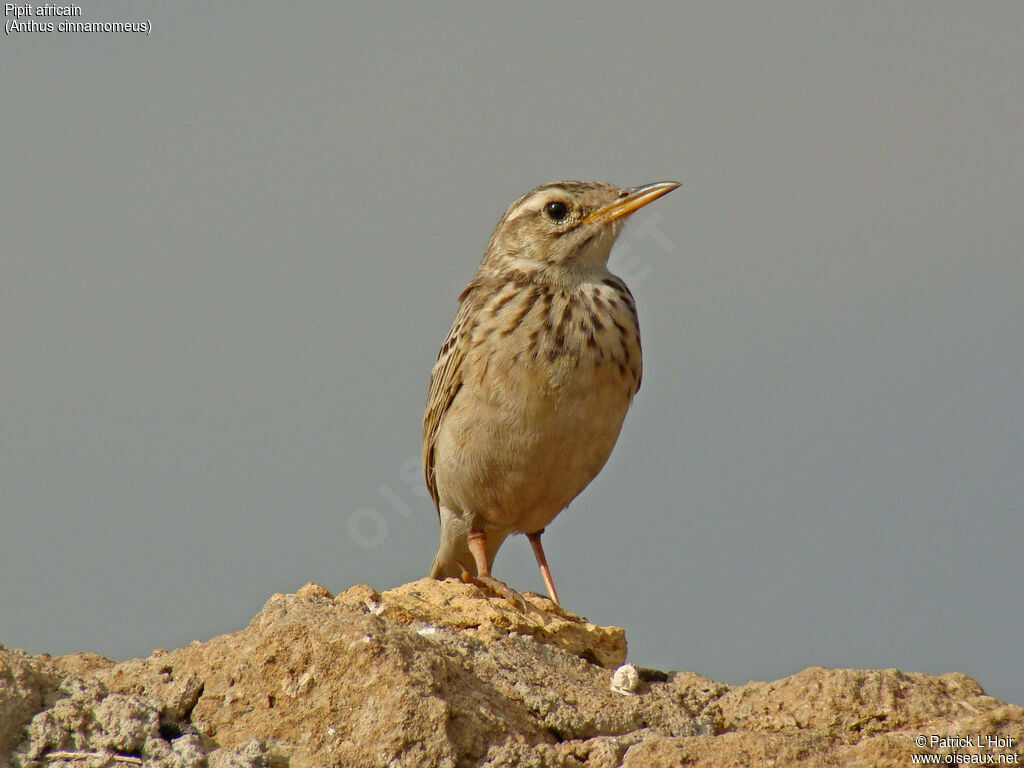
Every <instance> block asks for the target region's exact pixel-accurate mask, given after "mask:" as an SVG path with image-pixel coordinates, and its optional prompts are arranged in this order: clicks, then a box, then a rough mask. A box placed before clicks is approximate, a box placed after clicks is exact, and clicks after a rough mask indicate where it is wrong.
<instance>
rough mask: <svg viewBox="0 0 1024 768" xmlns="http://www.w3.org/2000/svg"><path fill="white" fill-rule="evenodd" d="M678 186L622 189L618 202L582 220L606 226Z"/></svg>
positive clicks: (665, 183) (662, 184)
mask: <svg viewBox="0 0 1024 768" xmlns="http://www.w3.org/2000/svg"><path fill="white" fill-rule="evenodd" d="M678 186H679V182H678V181H659V182H657V183H655V184H645V185H644V186H642V187H633V188H632V189H624V190H623V191H622V196H621V197H620V198H619V199H618V200H616V201H615V202H613V203H608V205H606V206H604V207H603V208H598V209H597V210H596V211H594V212H593V213H592V214H590V215H589V216H587V218H586V219H584V223H587V224H589V223H591V222H595V223H599V224H608V223H609V222H612V221H615V220H616V219H621V218H622V217H623V216H628V215H629V214H631V213H633V212H634V211H636V210H638V209H640V208H643V207H644V206H645V205H647V204H648V203H653V202H654V201H655V200H657V199H658V198H659V197H661V196H662V195H667V194H668V193H669V192H671V191H672V190H673V189H675V188H676V187H678Z"/></svg>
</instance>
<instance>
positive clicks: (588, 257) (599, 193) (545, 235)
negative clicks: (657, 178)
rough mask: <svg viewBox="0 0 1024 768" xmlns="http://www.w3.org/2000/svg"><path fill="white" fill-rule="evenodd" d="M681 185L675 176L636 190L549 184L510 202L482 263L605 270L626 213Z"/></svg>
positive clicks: (501, 266) (591, 184) (486, 266)
mask: <svg viewBox="0 0 1024 768" xmlns="http://www.w3.org/2000/svg"><path fill="white" fill-rule="evenodd" d="M678 186H679V184H678V182H675V181H662V182H658V183H656V184H647V185H645V186H642V187H633V188H631V189H622V188H620V187H617V186H615V185H613V184H602V183H600V182H583V181H559V182H555V183H552V184H543V185H541V186H539V187H537V188H536V189H533V190H531V191H530V192H527V193H526V194H525V195H523V196H522V197H521V198H519V199H518V200H516V201H515V202H514V203H512V205H510V206H509V207H508V210H507V211H505V215H504V216H502V218H501V221H499V222H498V226H496V227H495V228H494V233H493V234H492V235H491V240H490V243H488V245H487V251H486V253H485V254H484V260H483V264H482V265H481V266H482V268H483V269H495V270H500V269H507V268H513V269H521V270H523V271H529V272H535V271H537V270H543V271H544V272H552V271H560V272H565V271H568V272H570V273H590V272H593V271H595V270H602V269H604V267H605V265H606V264H607V263H608V253H609V251H610V250H611V247H612V245H613V244H614V242H615V238H616V237H617V236H618V234H619V231H620V230H621V229H622V225H623V223H624V222H625V221H626V218H627V217H628V216H629V215H630V214H631V213H633V212H634V211H636V210H638V209H639V208H642V207H643V206H645V205H647V204H648V203H650V202H653V201H655V200H657V199H658V198H659V197H661V196H662V195H665V194H668V193H669V192H671V191H672V190H673V189H675V188H676V187H678Z"/></svg>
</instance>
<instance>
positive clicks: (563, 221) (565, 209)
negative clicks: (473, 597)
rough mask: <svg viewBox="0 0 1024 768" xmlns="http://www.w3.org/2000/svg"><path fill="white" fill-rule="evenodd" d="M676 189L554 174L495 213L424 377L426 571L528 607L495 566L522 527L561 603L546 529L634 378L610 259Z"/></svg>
mask: <svg viewBox="0 0 1024 768" xmlns="http://www.w3.org/2000/svg"><path fill="white" fill-rule="evenodd" d="M678 186H679V183H678V182H675V181H664V182H657V183H654V184H647V185H644V186H639V187H633V188H620V187H618V186H615V185H613V184H605V183H600V182H581V181H560V182H553V183H549V184H543V185H541V186H539V187H536V188H535V189H533V190H531V191H530V192H527V193H526V194H525V195H523V196H522V197H520V198H519V199H518V200H516V201H515V202H513V203H512V204H511V205H510V206H509V207H508V209H507V210H506V211H505V214H504V215H503V216H502V217H501V219H500V220H499V221H498V224H497V226H496V227H495V228H494V231H493V233H492V234H491V237H490V240H489V242H488V244H487V248H486V250H485V251H484V255H483V259H482V260H481V262H480V266H479V268H478V269H477V271H476V274H475V275H474V276H473V279H472V280H471V281H470V283H469V284H468V285H467V286H466V288H465V290H463V291H462V293H461V294H460V295H459V308H458V311H457V312H456V315H455V319H454V321H453V322H452V326H451V330H449V332H448V336H447V337H446V338H445V340H444V343H443V344H442V345H441V349H440V351H439V352H438V355H437V359H436V361H435V363H434V366H433V369H432V371H431V375H430V385H429V388H428V393H427V404H426V410H425V413H424V417H423V446H422V461H423V473H424V479H425V481H426V485H427V489H428V491H429V492H430V496H431V498H432V499H433V502H434V506H435V508H436V510H437V514H438V518H439V520H440V524H441V537H440V543H439V546H438V550H437V554H436V556H435V557H434V561H433V564H432V566H431V568H430V573H429V575H430V576H431V577H433V578H436V579H445V578H450V577H455V578H461V579H462V580H464V581H467V582H470V583H473V584H475V585H477V586H479V587H482V588H484V589H485V590H487V591H489V592H491V593H493V594H495V595H497V596H501V597H504V598H506V599H508V600H510V601H511V602H513V603H515V604H517V605H519V606H522V607H525V601H524V600H523V598H522V595H520V594H519V593H518V592H517V591H516V590H514V589H512V588H511V587H509V586H508V585H507V584H505V582H503V581H500V580H498V579H497V578H495V577H494V576H493V575H492V574H491V568H492V566H493V563H494V557H495V555H496V554H497V551H498V548H499V547H500V546H501V544H502V542H503V541H504V540H505V538H506V537H507V536H508V535H509V534H512V533H523V534H525V535H526V537H527V538H528V539H529V541H530V544H531V546H532V548H533V552H534V556H535V557H536V560H537V564H538V566H539V568H540V573H541V578H542V579H543V581H544V585H545V587H546V589H547V592H548V595H549V596H550V598H551V600H552V601H553V602H554V603H555V604H556V605H558V604H559V600H558V592H557V591H556V589H555V583H554V580H553V579H552V576H551V570H550V568H549V566H548V562H547V558H546V557H545V555H544V548H543V546H542V545H541V535H542V534H543V533H544V530H545V528H546V527H547V525H548V524H549V523H550V522H551V521H552V520H553V519H554V518H555V516H556V515H558V514H559V513H560V512H561V511H562V510H563V509H565V508H566V507H567V506H568V505H569V503H570V502H571V501H572V500H573V499H574V498H576V496H577V495H579V493H580V492H581V491H582V490H583V489H584V488H585V487H586V486H587V485H588V484H589V483H590V481H591V480H593V479H594V477H595V476H596V475H597V474H598V472H600V470H601V468H602V467H603V466H604V464H605V462H606V461H607V460H608V457H609V455H610V454H611V451H612V448H613V447H614V445H615V442H616V440H617V439H618V436H619V431H620V429H621V427H622V423H623V419H624V418H625V416H626V411H627V410H628V409H629V406H630V404H631V403H632V401H633V396H634V395H635V394H636V393H637V391H638V390H639V388H640V381H641V375H642V359H641V348H640V329H639V323H638V319H637V312H636V304H635V302H634V300H633V295H632V294H631V293H630V290H629V288H627V287H626V284H625V282H623V280H622V279H621V278H619V277H616V276H615V275H613V274H612V273H611V272H610V271H609V270H608V257H609V253H610V251H611V248H612V246H613V244H614V243H615V240H616V238H617V237H618V235H619V233H620V232H621V230H622V227H623V224H624V223H625V221H626V219H627V218H628V217H629V216H630V215H631V214H632V213H634V212H635V211H637V210H639V209H640V208H642V207H643V206H645V205H647V204H648V203H651V202H653V201H654V200H657V199H658V198H660V197H662V196H663V195H665V194H668V193H669V192H671V191H672V190H674V189H676V188H677V187H678Z"/></svg>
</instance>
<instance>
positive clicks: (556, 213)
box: [544, 200, 569, 221]
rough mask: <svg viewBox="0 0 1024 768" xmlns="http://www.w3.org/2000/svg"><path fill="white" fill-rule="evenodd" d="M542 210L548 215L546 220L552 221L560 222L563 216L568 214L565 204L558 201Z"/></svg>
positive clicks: (552, 202)
mask: <svg viewBox="0 0 1024 768" xmlns="http://www.w3.org/2000/svg"><path fill="white" fill-rule="evenodd" d="M544 210H545V211H546V212H547V214H548V218H549V219H551V220H552V221H561V220H562V219H564V218H565V215H566V214H567V213H569V209H568V208H566V207H565V203H563V202H560V201H558V200H553V201H551V202H550V203H548V204H547V205H545V206H544Z"/></svg>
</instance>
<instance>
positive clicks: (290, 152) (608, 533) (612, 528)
mask: <svg viewBox="0 0 1024 768" xmlns="http://www.w3.org/2000/svg"><path fill="white" fill-rule="evenodd" d="M81 7H82V9H83V14H82V17H81V18H80V19H79V20H80V21H128V20H141V19H147V18H148V19H150V20H151V21H152V25H153V29H152V34H150V35H149V36H146V35H142V34H117V33H98V34H89V33H79V34H60V33H57V32H53V33H35V34H30V33H21V34H13V35H9V36H5V37H4V39H3V40H2V41H0V82H2V85H3V94H4V96H3V101H4V106H3V117H2V131H0V133H2V136H3V144H4V147H3V152H2V154H0V167H2V171H0V176H2V178H3V182H2V184H0V224H2V227H3V229H2V232H3V236H2V237H3V241H2V243H3V244H2V246H0V298H2V300H0V360H2V361H3V363H2V366H3V369H2V370H3V372H2V375H0V642H2V643H3V644H5V645H9V646H15V647H23V648H26V649H28V650H29V651H32V652H37V653H38V652H44V651H46V652H50V653H62V652H68V651H73V650H77V649H89V650H95V651H98V652H100V653H104V654H107V655H110V656H114V657H127V656H133V655H144V654H148V653H149V652H150V651H151V650H152V649H153V648H155V647H174V646H178V645H181V644H183V643H187V642H188V641H189V640H191V639H193V638H208V637H210V636H212V635H215V634H220V633H222V632H228V631H232V630H235V629H238V628H240V627H242V626H243V625H244V624H245V623H246V622H247V621H248V619H249V618H250V616H251V615H252V614H253V613H254V612H255V611H256V610H257V609H258V608H259V606H260V605H261V604H262V603H263V601H265V600H266V598H267V597H269V595H270V594H271V593H272V592H275V591H294V590H295V589H296V588H297V587H299V586H301V585H302V584H303V583H304V582H306V581H316V582H319V583H322V584H324V585H325V586H327V587H328V588H330V589H332V590H341V589H344V588H345V587H348V586H350V585H352V584H357V583H369V584H371V585H373V586H374V587H376V588H378V589H384V588H387V587H390V586H394V585H397V584H401V583H403V582H406V581H409V580H412V579H415V578H418V577H420V576H423V575H424V574H425V573H426V570H427V568H428V566H429V564H430V562H431V559H432V558H433V555H434V551H435V549H436V545H437V535H438V525H437V518H436V516H435V514H434V511H433V509H432V507H431V505H430V503H429V501H428V500H427V499H426V498H425V496H424V492H423V490H422V483H421V480H420V473H419V467H418V458H417V457H418V453H419V444H420V424H421V418H422V410H423V405H424V400H425V396H426V387H427V380H428V377H429V373H430V367H431V364H432V362H433V359H434V356H435V354H436V352H437V349H438V347H439V345H440V343H441V341H442V340H443V338H444V336H445V333H446V332H447V329H448V326H449V323H450V322H451V319H452V317H453V315H454V312H455V309H456V296H457V295H458V293H459V292H460V290H461V289H462V287H463V286H464V285H465V283H466V282H468V281H469V279H470V277H471V276H472V274H473V271H474V270H475V268H476V266H477V264H478V262H479V259H480V256H481V254H482V252H483V248H484V246H485V245H486V242H487V238H488V236H489V234H490V231H491V229H492V228H493V226H494V224H495V223H496V222H497V220H498V217H499V216H500V215H501V213H502V211H503V210H504V208H505V206H506V205H507V204H508V203H509V202H511V201H512V200H513V199H515V198H516V197H518V196H519V195H521V194H522V193H523V192H525V191H527V190H528V189H530V188H531V187H533V186H535V185H537V184H539V183H542V182H546V181H552V180H558V179H565V178H578V179H593V180H601V181H611V182H614V183H618V184H621V185H626V186H631V185H636V184H641V183H646V182H652V181H659V180H664V179H676V180H679V181H681V182H683V186H682V187H681V188H680V189H679V190H677V191H676V192H674V193H672V194H671V195H670V196H668V197H666V198H664V199H663V200H659V201H658V202H657V203H655V204H654V205H652V206H651V207H650V208H649V209H646V210H645V211H643V212H641V213H640V214H638V215H637V216H636V217H634V218H635V220H634V221H633V222H632V223H631V225H630V227H628V228H627V230H626V232H625V233H624V234H623V236H622V238H621V239H620V247H619V250H618V251H617V252H616V253H615V255H614V256H613V259H612V262H613V265H617V266H618V268H619V273H620V274H622V275H623V276H624V277H626V278H627V281H628V282H629V283H630V285H631V287H632V289H633V292H634V294H635V296H636V298H637V303H638V306H639V311H640V319H641V325H642V329H643V339H644V353H645V359H644V363H645V367H644V384H643V389H642V390H641V391H640V394H639V396H638V398H637V400H636V401H635V403H634V406H633V409H632V411H631V413H630V414H629V416H628V417H627V419H626V425H625V428H624V430H623V434H622V436H621V438H620V440H619V443H618V446H617V447H616V449H615V452H614V453H613V454H612V458H611V460H610V461H609V463H608V466H607V467H606V468H605V470H604V472H603V473H602V474H601V475H600V476H599V477H598V479H597V480H596V481H595V482H594V483H593V484H592V485H591V486H590V488H588V489H587V491H586V492H584V494H583V495H581V496H580V497H579V498H578V499H577V500H576V501H575V502H574V504H573V505H572V506H571V507H570V509H569V510H568V511H567V512H565V513H563V514H562V515H561V516H560V517H559V518H558V519H557V521H556V522H555V523H554V524H553V525H552V526H550V527H549V529H548V532H547V534H546V536H545V545H546V549H547V552H548V556H549V559H550V561H551V564H552V569H553V571H554V574H555V579H556V581H557V583H558V586H559V592H560V595H561V597H562V599H563V602H564V603H565V605H566V607H567V608H569V609H570V610H573V611H575V612H578V613H581V614H584V615H586V616H588V617H589V618H590V619H591V620H593V621H595V622H599V623H605V624H610V623H613V624H620V625H623V626H625V627H626V629H627V633H628V638H629V642H630V659H631V660H632V661H634V662H635V663H638V664H642V665H646V666H654V667H660V668H664V669H693V670H696V671H698V672H700V673H702V674H705V675H708V676H711V677H714V678H718V679H722V680H725V681H727V682H730V683H741V682H745V681H747V680H749V679H773V678H777V677H781V676H783V675H787V674H789V673H792V672H794V671H796V670H798V669H801V668H803V667H805V666H808V665H812V664H821V665H826V666H840V667H899V668H902V669H905V670H916V671H924V672H929V673H934V674H939V673H942V672H946V671H948V670H954V669H955V670H962V671H964V672H966V673H968V674H970V675H972V676H974V677H976V678H977V679H978V680H979V681H980V682H981V684H982V685H983V686H984V687H985V688H986V690H987V691H988V692H990V693H991V694H993V695H995V696H998V697H1001V698H1005V699H1010V700H1012V701H1016V702H1018V703H1024V644H1022V643H1021V640H1020V638H1021V636H1022V635H1024V598H1022V591H1021V585H1022V584H1024V564H1022V558H1021V542H1022V541H1024V515H1022V511H1024V509H1022V508H1024V437H1022V436H1024V370H1022V369H1024V301H1022V299H1021V297H1022V295H1024V194H1022V192H1024V190H1022V186H1024V185H1022V181H1021V180H1022V179H1024V130H1022V129H1021V126H1022V125H1024V79H1022V78H1021V73H1022V72H1024V46H1022V45H1021V39H1022V36H1024V6H1022V5H1021V4H1020V3H1017V2H1005V3H999V2H986V3H957V4H950V3H941V2H929V3H914V2H908V3H899V4H893V3H847V4H838V3H831V4H826V5H824V6H822V5H821V4H818V3H806V4H790V3H781V4H780V3H771V4H768V3H757V4H755V3H719V2H708V3H688V4H686V5H685V6H683V7H678V5H677V4H671V3H666V4H664V5H652V4H641V5H640V6H638V7H635V8H631V9H629V10H626V9H625V8H624V7H620V6H617V5H612V4H603V5H595V4H589V3H587V4H583V3H566V4H547V3H545V4H532V5H530V4H518V5H516V6H515V8H514V10H512V9H505V10H497V8H496V6H493V5H491V6H486V7H484V6H481V5H478V4H471V3H464V4H440V5H438V4H417V5H411V4H410V5H405V4H399V5H384V4H377V3H374V4H369V3H367V4H359V5H352V6H345V7H342V6H341V5H340V4H334V3H324V4H318V5H314V4H310V3H296V4H290V5H289V6H287V8H285V7H284V6H282V5H281V4H279V3H273V4H271V3H266V4H250V3H239V4H227V3H221V4H206V3H201V4H200V3H194V4H187V3H173V4H172V3H159V4H157V3H146V2H141V3H100V2H91V3H87V4H84V5H82V6H81ZM353 525H355V526H356V527H355V528H353ZM496 574H497V575H498V576H499V577H501V578H504V579H506V580H507V581H508V582H509V583H511V584H512V585H513V586H516V587H518V588H520V589H533V590H538V591H543V587H542V584H541V581H540V577H539V575H538V574H537V572H536V567H535V565H534V563H533V557H532V554H531V552H530V548H529V546H528V545H527V542H526V541H525V539H523V538H522V537H517V538H513V539H510V540H509V541H508V542H506V544H505V545H504V547H503V549H502V551H501V553H500V555H499V557H498V560H497V564H496Z"/></svg>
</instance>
